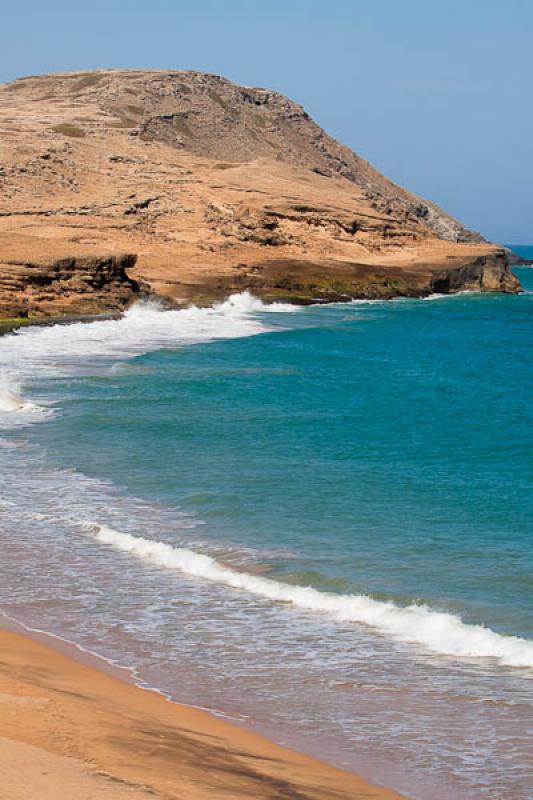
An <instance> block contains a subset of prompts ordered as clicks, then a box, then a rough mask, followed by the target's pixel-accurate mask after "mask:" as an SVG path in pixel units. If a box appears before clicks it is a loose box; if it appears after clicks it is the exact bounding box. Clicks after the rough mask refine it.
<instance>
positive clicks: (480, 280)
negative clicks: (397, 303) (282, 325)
mask: <svg viewBox="0 0 533 800" xmlns="http://www.w3.org/2000/svg"><path fill="white" fill-rule="evenodd" d="M0 190H1V193H0V317H8V316H19V315H30V316H44V315H49V314H54V315H55V314H62V313H94V312H97V311H109V310H118V309H121V308H123V307H125V306H126V305H127V304H128V303H129V302H131V300H132V299H134V298H135V297H137V296H139V294H140V293H143V292H144V293H155V294H157V295H159V296H161V297H164V298H166V299H168V301H169V302H173V303H181V302H189V301H191V300H193V301H198V302H208V301H211V300H212V299H214V298H216V297H218V296H222V295H224V294H227V293H228V292H230V291H233V290H238V289H242V288H251V289H253V290H254V291H255V292H256V293H258V294H260V295H262V296H263V297H266V298H274V297H278V296H283V297H289V298H292V299H294V300H295V301H296V302H308V301H309V300H313V299H324V300H334V299H342V298H347V297H356V296H364V297H381V296H385V297H388V296H394V295H396V294H412V295H421V294H422V295H423V294H427V293H428V292H431V291H444V292H446V291H456V290H458V289H469V288H471V289H481V290H487V291H516V290H517V287H518V284H517V282H516V279H515V278H514V276H512V274H511V273H510V272H509V271H508V266H507V259H506V255H505V253H504V251H503V249H501V248H498V247H496V246H494V245H491V244H487V243H485V242H483V240H482V239H481V237H479V235H477V234H474V233H471V232H469V231H467V230H466V229H465V228H464V227H463V226H462V225H461V224H460V223H459V222H457V221H456V220H454V219H453V218H452V217H450V216H449V215H448V214H446V213H445V212H444V211H442V210H441V209H439V208H438V207H437V206H435V205H433V204H432V203H430V202H428V201H425V200H423V199H421V198H420V197H417V196H416V195H413V194H411V193H409V192H407V191H406V190H404V189H402V188H401V187H399V186H397V185H395V184H394V183H392V182H391V181H389V180H387V179H386V178H385V177H384V176H383V175H381V174H380V173H379V172H377V171H376V170H375V169H374V168H373V167H372V166H371V165H370V164H369V163H368V162H366V161H364V160H363V159H361V158H360V157H359V156H357V155H356V154H355V153H353V152H352V151H351V150H350V149H349V148H347V147H345V146H343V145H341V144H339V143H337V142H336V141H335V140H334V139H332V138H331V137H330V136H328V135H327V134H326V133H325V132H324V131H323V130H322V129H321V128H320V127H319V126H318V125H317V124H316V123H315V122H313V120H312V119H310V117H309V116H308V115H307V114H306V112H305V111H304V109H303V108H302V107H301V106H299V105H297V104H296V103H293V102H292V101H290V100H288V99H287V98H285V97H283V96H282V95H280V94H277V93H276V92H270V91H267V90H264V89H251V88H247V87H242V86H237V85H236V84H233V83H231V82H230V81H228V80H225V79H223V78H220V77H218V76H215V75H206V74H202V73H197V72H169V71H134V70H113V71H105V70H104V71H98V72H91V73H71V74H64V75H50V76H42V77H29V78H23V79H19V80H17V81H14V82H13V83H10V84H5V85H2V86H0Z"/></svg>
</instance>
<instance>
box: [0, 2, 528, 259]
mask: <svg viewBox="0 0 533 800" xmlns="http://www.w3.org/2000/svg"><path fill="white" fill-rule="evenodd" d="M532 38H533V0H506V1H505V2H503V0H462V2H459V0H442V2H436V0H433V1H432V0H424V2H422V0H381V2H379V0H284V1H282V0H195V2H192V0H191V2H189V1H187V2H185V0H150V2H147V1H146V0H142V2H138V0H127V1H126V0H107V2H103V0H89V2H87V3H83V4H81V3H76V2H72V0H69V2H64V1H63V0H49V2H43V0H27V1H26V2H22V0H21V1H20V2H18V3H9V4H5V7H4V9H3V11H2V15H1V18H0V81H8V80H12V79H13V78H16V77H18V76H21V75H29V74H41V73H45V72H58V71H65V70H76V69H92V68H99V67H162V68H172V69H198V70H205V71H207V72H214V73H217V74H220V75H225V76H227V77H229V78H231V79H233V80H235V81H237V82H239V83H244V84H248V85H252V86H266V87H269V88H273V89H277V90H279V91H281V92H283V93H284V94H287V95H289V96H290V97H292V98H293V99H295V100H298V101H299V102H301V103H303V105H305V107H306V108H307V110H308V111H309V113H310V114H311V115H312V116H313V117H314V118H315V119H316V120H317V121H318V122H319V123H320V124H321V125H322V126H323V127H324V128H326V130H327V131H328V132H329V133H332V134H333V135H334V136H335V137H336V138H338V139H340V140H341V141H343V142H345V143H346V144H348V145H350V146H351V147H353V148H354V150H356V151H357V152H358V153H360V154H361V155H363V156H364V157H365V158H367V159H368V160H370V161H371V162H372V163H373V164H374V165H375V166H377V167H378V168H379V169H381V170H382V171H383V172H384V173H385V174H386V175H388V176H389V177H390V178H392V179H393V180H395V181H397V182H398V183H401V184H403V185H405V186H406V187H407V188H409V189H411V190H413V191H416V192H418V193H420V194H422V195H424V196H426V197H428V198H431V199H432V200H434V201H435V202H437V203H439V204H440V205H442V206H443V207H444V208H446V209H447V210H448V211H450V212H451V213H453V214H455V215H456V216H457V217H459V218H460V219H461V220H462V221H463V222H464V223H465V224H467V225H468V226H469V227H472V228H475V229H477V230H480V231H481V232H482V233H483V234H484V235H486V236H488V237H489V238H492V239H495V240H498V241H505V242H515V243H521V242H532V241H533V186H532V184H533V180H532V179H533V80H532V79H533V50H532V47H531V44H532Z"/></svg>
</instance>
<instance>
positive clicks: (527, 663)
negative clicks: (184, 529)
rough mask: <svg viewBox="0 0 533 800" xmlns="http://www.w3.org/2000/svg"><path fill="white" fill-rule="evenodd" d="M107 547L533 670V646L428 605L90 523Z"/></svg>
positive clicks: (432, 645) (441, 649)
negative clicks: (307, 579) (237, 565)
mask: <svg viewBox="0 0 533 800" xmlns="http://www.w3.org/2000/svg"><path fill="white" fill-rule="evenodd" d="M85 527H86V529H87V530H89V531H90V532H91V533H92V534H93V535H94V536H95V538H96V539H97V540H98V541H99V542H101V543H102V544H106V545H109V546H111V547H113V548H114V549H116V550H120V551H122V552H126V553H130V554H131V555H134V556H136V557H137V558H140V559H142V560H144V561H147V562H149V563H151V564H155V565H157V566H160V567H165V568H167V569H173V570H179V571H180V572H183V573H186V574H187V575H192V576H194V577H197V578H202V579H204V580H208V581H212V582H215V583H219V584H223V585H225V586H229V587H231V588H232V589H240V590H243V591H246V592H249V593H250V594H254V595H259V596H260V597H265V598H267V599H269V600H271V601H273V602H277V603H287V604H289V605H292V606H295V607H296V608H300V609H304V610H307V611H314V612H321V613H326V614H329V615H331V616H332V617H333V618H335V619H337V620H339V621H342V622H356V623H359V624H363V625H368V626H370V627H372V628H374V629H375V630H377V631H379V632H381V633H383V634H385V635H387V636H390V637H392V638H394V639H397V640H400V641H404V642H410V643H415V644H418V645H422V646H423V647H425V648H426V649H427V650H430V651H432V652H433V653H437V654H439V655H442V656H452V657H454V658H459V659H473V658H474V659H480V658H489V659H494V660H496V661H497V662H498V663H499V664H501V665H503V666H510V667H533V642H531V641H528V640H527V639H522V638H519V637H517V636H504V635H501V634H498V633H496V632H495V631H492V630H490V628H485V627H484V626H482V625H470V624H466V623H464V622H463V621H462V620H461V619H460V617H458V616H455V615H454V614H450V613H445V612H440V611H434V610H432V609H430V608H428V607H427V606H419V605H415V604H413V605H410V606H406V607H401V606H397V605H395V604H394V603H392V602H383V601H380V600H375V599H374V598H372V597H369V596H367V595H339V594H333V593H329V592H321V591H319V590H317V589H314V588H313V587H310V586H291V585H289V584H286V583H282V582H281V581H277V580H274V579H272V578H265V577H262V576H258V575H252V574H250V573H247V572H240V571H239V572H238V571H237V570H235V569H232V568H231V567H228V566H225V565H224V564H221V563H219V562H218V561H216V560H215V559H214V558H212V557H211V556H208V555H204V554H202V553H196V552H194V551H193V550H188V549H186V548H175V547H172V546H171V545H169V544H166V543H164V542H158V541H154V540H152V539H144V538H142V537H137V536H132V535H131V534H129V533H123V532H121V531H117V530H114V529H113V528H110V527H108V526H106V525H99V524H95V523H87V524H86V525H85Z"/></svg>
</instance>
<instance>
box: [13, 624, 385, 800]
mask: <svg viewBox="0 0 533 800" xmlns="http://www.w3.org/2000/svg"><path fill="white" fill-rule="evenodd" d="M53 641H54V640H52V639H50V638H48V639H47V640H46V643H45V642H44V641H43V640H41V641H36V640H35V639H34V638H30V637H29V636H28V635H23V634H22V633H20V632H15V631H8V630H2V631H0V649H1V655H0V728H1V731H2V734H1V736H0V784H1V786H2V798H3V800H30V798H39V800H53V798H58V797H76V798H78V800H84V799H85V798H86V799H87V800H89V799H90V800H100V798H105V800H122V798H139V800H144V798H149V797H151V798H153V797H162V798H163V797H164V798H169V799H170V798H183V797H187V798H190V799H191V800H207V798H252V797H254V798H258V799H262V798H264V799H265V800H267V798H268V800H274V799H276V800H282V799H283V800H285V799H287V800H288V799H289V798H292V799H293V800H304V799H306V798H309V800H314V799H315V798H316V800H318V799H319V798H320V800H344V798H346V800H348V798H350V800H353V799H354V798H360V800H363V799H366V798H368V800H371V799H372V800H395V798H396V800H399V798H400V795H397V794H395V793H394V792H391V791H388V790H386V789H381V788H378V787H373V786H371V785H369V784H368V783H366V782H365V781H364V780H362V779H360V778H358V777H357V776H355V775H352V774H350V773H347V772H342V771H340V770H336V769H334V768H332V767H329V766H328V765H327V764H324V763H321V762H320V761H318V760H316V759H312V758H309V757H307V756H303V755H300V754H298V753H296V752H294V751H291V750H288V749H285V748H282V747H279V746H277V745H275V744H274V743H272V742H270V741H269V740H268V739H265V738H263V737H260V736H257V735H254V734H252V733H249V732H247V731H245V730H243V729H241V728H239V727H237V726H236V725H233V724H230V723H228V722H225V721H223V720H221V719H217V718H216V717H214V716H212V715H210V714H208V713H207V712H204V711H200V710H197V709H194V708H190V707H188V706H183V705H177V704H175V703H171V702H169V701H168V700H167V699H166V698H165V697H163V696H162V695H160V694H158V693H156V692H154V691H150V690H146V689H141V688H138V687H136V686H134V685H133V684H132V683H131V681H130V682H128V677H127V676H128V673H127V672H124V674H123V675H122V677H120V676H119V675H120V673H119V671H118V670H116V669H113V668H110V667H109V666H106V668H105V670H104V669H102V668H100V669H99V668H97V667H96V666H95V665H96V664H97V663H98V661H99V660H98V659H96V658H91V657H90V656H88V655H83V654H82V653H81V651H76V650H75V648H72V647H71V648H70V649H69V647H68V646H67V645H65V644H64V643H63V644H62V645H61V644H59V642H58V640H55V646H54V647H52V646H51V643H52V642H53ZM67 653H68V655H67ZM88 662H90V663H88ZM104 665H105V662H100V664H99V666H100V667H102V666H104Z"/></svg>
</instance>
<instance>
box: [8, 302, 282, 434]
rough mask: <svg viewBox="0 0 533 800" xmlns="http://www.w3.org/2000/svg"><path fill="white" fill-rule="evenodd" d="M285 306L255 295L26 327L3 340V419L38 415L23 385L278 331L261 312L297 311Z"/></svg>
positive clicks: (148, 305) (142, 306)
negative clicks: (203, 304) (208, 304)
mask: <svg viewBox="0 0 533 800" xmlns="http://www.w3.org/2000/svg"><path fill="white" fill-rule="evenodd" d="M295 310H296V309H295V307H294V306H292V305H289V304H285V303H272V304H268V305H267V304H265V303H263V302H262V301H261V300H259V299H258V298H257V297H254V296H253V295H252V294H250V292H242V293H241V294H234V295H232V296H231V297H229V298H228V299H227V300H225V301H224V302H221V303H218V304H216V305H214V306H212V307H210V308H198V307H196V306H191V307H190V308H184V309H179V310H165V309H163V308H162V307H161V306H160V305H158V304H157V303H154V302H152V301H142V302H139V303H137V304H136V305H134V306H132V307H131V308H130V309H129V310H128V311H126V312H125V314H124V315H123V316H122V317H121V318H120V319H116V320H98V321H95V322H91V323H82V322H77V323H71V324H69V325H51V326H49V327H45V328H40V327H35V328H31V327H30V328H25V329H24V330H22V331H18V332H15V333H11V334H8V335H6V336H2V337H0V417H2V421H3V418H4V417H5V416H6V415H16V414H18V413H21V412H22V413H27V412H36V411H39V409H40V407H39V406H37V405H35V404H33V403H29V402H26V400H24V399H23V397H22V396H21V395H20V387H21V386H22V387H23V386H25V385H27V384H29V383H31V384H34V383H35V381H36V380H37V381H38V380H40V379H47V378H53V377H61V376H64V375H68V374H72V373H76V372H80V371H83V372H84V373H90V372H91V371H93V370H95V369H98V368H101V367H102V366H105V365H106V364H109V363H110V362H111V363H114V362H115V361H116V360H117V359H128V358H133V357H135V356H139V355H142V354H144V353H147V352H153V351H154V350H159V349H164V348H173V347H180V346H187V345H191V344H199V343H201V342H209V341H215V340H217V339H232V338H240V337H246V336H255V335H257V334H260V333H268V332H269V331H271V330H272V328H270V327H269V326H268V325H266V324H265V322H264V321H263V320H262V319H261V318H260V317H258V316H257V315H258V314H267V313H279V312H294V311H295Z"/></svg>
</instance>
